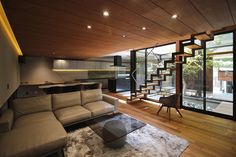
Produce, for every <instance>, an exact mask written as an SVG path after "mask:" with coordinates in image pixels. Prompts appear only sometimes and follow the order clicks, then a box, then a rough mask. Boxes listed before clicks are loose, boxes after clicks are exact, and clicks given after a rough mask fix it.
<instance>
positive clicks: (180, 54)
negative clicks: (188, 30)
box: [175, 52, 193, 57]
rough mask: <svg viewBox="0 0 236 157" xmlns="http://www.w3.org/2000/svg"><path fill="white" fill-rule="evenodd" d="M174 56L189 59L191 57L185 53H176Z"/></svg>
mask: <svg viewBox="0 0 236 157" xmlns="http://www.w3.org/2000/svg"><path fill="white" fill-rule="evenodd" d="M175 56H182V57H191V56H193V55H192V54H190V53H187V52H184V53H179V54H178V53H176V54H175Z"/></svg>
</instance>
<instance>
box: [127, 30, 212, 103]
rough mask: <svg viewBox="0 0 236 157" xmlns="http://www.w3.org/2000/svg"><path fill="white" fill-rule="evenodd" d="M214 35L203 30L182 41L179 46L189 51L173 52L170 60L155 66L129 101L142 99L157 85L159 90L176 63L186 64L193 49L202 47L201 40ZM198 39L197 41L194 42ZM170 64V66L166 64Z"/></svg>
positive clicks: (207, 39)
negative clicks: (157, 66) (158, 66)
mask: <svg viewBox="0 0 236 157" xmlns="http://www.w3.org/2000/svg"><path fill="white" fill-rule="evenodd" d="M213 39H214V36H213V34H211V33H207V32H203V33H198V34H194V35H192V36H191V38H190V39H189V40H190V42H187V43H182V44H181V46H182V47H183V50H184V47H187V48H189V49H190V50H191V53H187V52H184V51H183V52H173V53H172V57H171V59H170V60H164V67H160V68H157V70H156V73H155V74H151V75H150V79H147V80H145V83H144V84H141V85H139V89H138V90H136V92H135V93H131V99H130V100H131V101H132V100H134V99H137V98H138V99H144V98H146V96H147V94H150V91H151V90H155V89H156V87H159V91H160V90H161V83H162V82H163V81H166V77H167V76H172V74H173V71H175V70H176V68H175V65H176V64H186V63H187V58H190V57H194V56H195V50H198V49H203V48H204V47H203V46H202V42H206V41H210V40H213ZM196 41H198V43H196ZM168 65H170V66H168Z"/></svg>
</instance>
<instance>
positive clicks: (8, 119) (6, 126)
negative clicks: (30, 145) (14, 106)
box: [0, 109, 14, 133]
mask: <svg viewBox="0 0 236 157" xmlns="http://www.w3.org/2000/svg"><path fill="white" fill-rule="evenodd" d="M13 120H14V113H13V111H12V110H11V109H7V110H6V111H4V112H3V114H2V115H1V117H0V133H3V132H7V131H10V130H11V127H12V125H13Z"/></svg>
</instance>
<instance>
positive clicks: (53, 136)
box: [0, 120, 67, 157]
mask: <svg viewBox="0 0 236 157" xmlns="http://www.w3.org/2000/svg"><path fill="white" fill-rule="evenodd" d="M66 137H67V133H66V132H65V130H64V128H63V127H62V125H61V124H60V123H59V122H58V121H57V120H54V121H44V122H42V123H38V124H35V125H29V126H27V127H21V128H17V129H13V130H11V131H9V132H7V133H5V134H2V135H1V136H0V148H1V149H0V156H1V157H26V156H27V157H35V156H41V155H43V154H47V153H49V152H52V151H55V150H59V149H61V148H63V147H64V146H65V144H66Z"/></svg>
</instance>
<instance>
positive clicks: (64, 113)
mask: <svg viewBox="0 0 236 157" xmlns="http://www.w3.org/2000/svg"><path fill="white" fill-rule="evenodd" d="M54 113H55V115H56V117H57V119H58V120H59V121H60V122H61V123H62V124H63V125H68V124H71V123H74V122H78V121H81V120H84V119H88V118H90V117H91V112H90V111H88V110H86V109H85V108H84V107H82V106H72V107H67V108H63V109H59V110H56V111H54Z"/></svg>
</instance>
